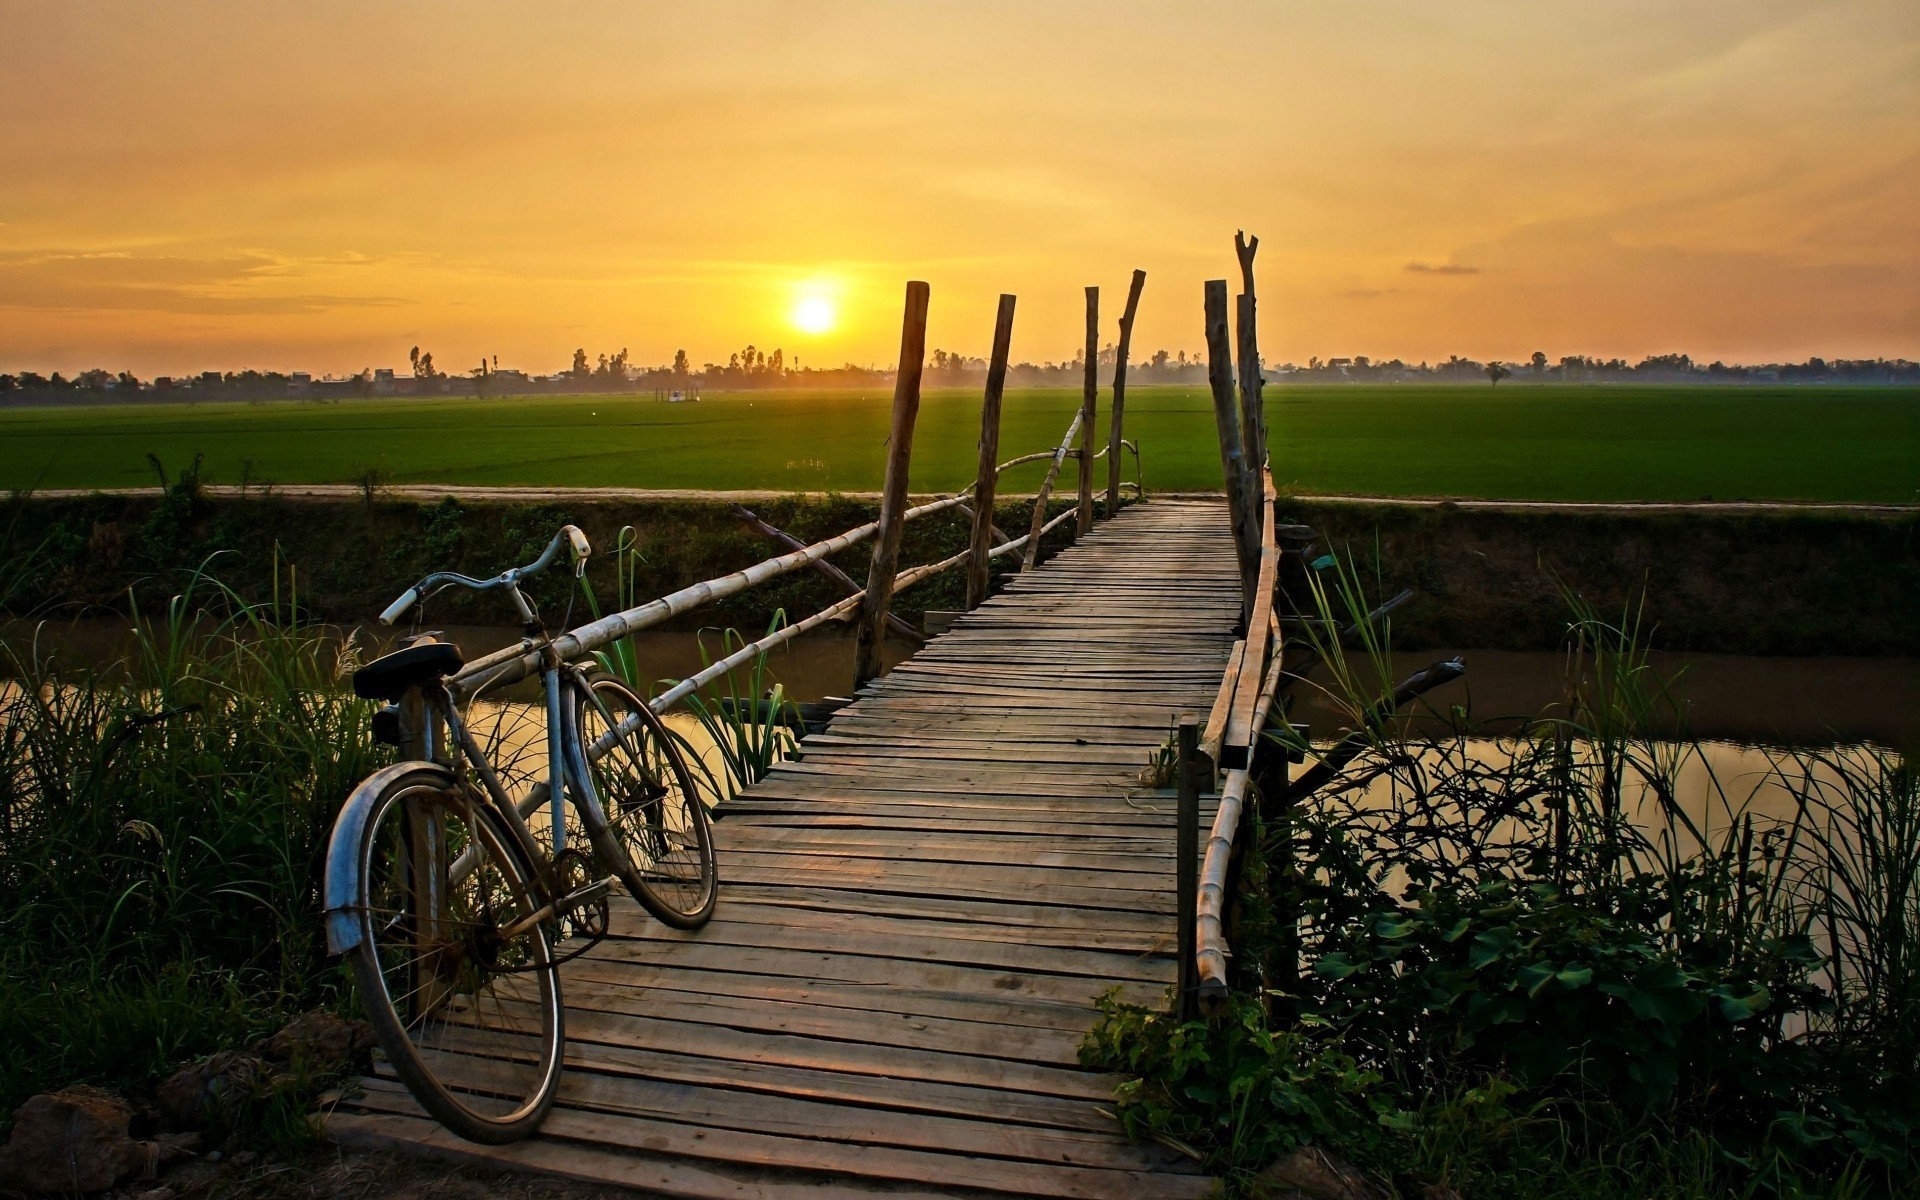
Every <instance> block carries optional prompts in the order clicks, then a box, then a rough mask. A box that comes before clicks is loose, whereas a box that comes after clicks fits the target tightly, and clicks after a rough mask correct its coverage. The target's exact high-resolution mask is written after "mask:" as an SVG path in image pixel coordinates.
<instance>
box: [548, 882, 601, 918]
mask: <svg viewBox="0 0 1920 1200" xmlns="http://www.w3.org/2000/svg"><path fill="white" fill-rule="evenodd" d="M615 882H616V881H615V880H614V877H613V876H611V875H609V876H607V877H606V878H605V879H596V880H594V881H593V882H592V883H589V884H587V885H586V886H585V887H579V888H575V889H574V890H573V891H571V892H568V893H567V894H566V895H564V896H562V897H560V899H559V900H558V901H556V902H555V903H554V906H553V907H554V909H555V910H556V911H558V912H563V913H566V912H572V911H573V910H574V909H576V908H583V907H585V906H586V905H589V904H598V903H600V902H601V901H602V900H605V899H606V898H607V896H608V895H610V894H611V893H612V892H613V885H614V883H615Z"/></svg>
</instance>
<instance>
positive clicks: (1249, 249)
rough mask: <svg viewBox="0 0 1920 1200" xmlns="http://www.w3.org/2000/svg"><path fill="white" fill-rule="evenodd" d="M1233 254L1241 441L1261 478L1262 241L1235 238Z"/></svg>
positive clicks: (1263, 427)
mask: <svg viewBox="0 0 1920 1200" xmlns="http://www.w3.org/2000/svg"><path fill="white" fill-rule="evenodd" d="M1233 249H1234V253H1235V254H1237V255H1238V256H1239V258H1240V286H1241V289H1242V290H1241V292H1240V296H1239V305H1238V313H1237V315H1238V317H1239V330H1238V333H1239V350H1240V441H1241V444H1242V446H1243V447H1244V448H1245V449H1246V453H1247V466H1248V467H1249V468H1250V469H1251V470H1252V471H1253V472H1254V473H1255V474H1258V473H1259V472H1260V471H1261V470H1262V469H1263V468H1264V467H1265V466H1266V465H1267V409H1266V404H1265V402H1264V400H1263V399H1262V398H1261V395H1260V393H1261V389H1262V388H1263V387H1265V385H1266V380H1265V379H1264V378H1263V377H1262V376H1261V374H1260V338H1259V335H1258V334H1257V333H1256V331H1255V326H1254V299H1253V255H1254V252H1255V251H1257V250H1259V249H1260V239H1259V238H1257V237H1256V238H1243V237H1242V236H1241V234H1240V233H1239V232H1238V231H1236V232H1235V233H1234V235H1233Z"/></svg>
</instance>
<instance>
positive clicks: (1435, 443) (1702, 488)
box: [0, 385, 1920, 503]
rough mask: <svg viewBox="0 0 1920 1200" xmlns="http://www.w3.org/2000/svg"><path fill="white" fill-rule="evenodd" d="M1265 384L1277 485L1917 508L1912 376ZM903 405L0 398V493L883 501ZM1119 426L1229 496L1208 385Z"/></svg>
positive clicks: (1918, 458) (775, 400)
mask: <svg viewBox="0 0 1920 1200" xmlns="http://www.w3.org/2000/svg"><path fill="white" fill-rule="evenodd" d="M1267 396H1268V408H1269V419H1270V424H1271V425H1272V427H1273V428H1274V430H1275V431H1276V436H1275V437H1274V449H1275V461H1276V464H1277V465H1276V470H1275V474H1276V478H1277V479H1278V481H1279V482H1280V483H1281V484H1282V485H1283V486H1292V487H1295V488H1297V489H1300V490H1304V491H1308V492H1325V493H1343V492H1353V493H1366V494H1379V495H1395V496H1460V497H1481V498H1496V499H1538V500H1697V499H1700V498H1703V497H1711V498H1714V499H1718V500H1732V499H1775V500H1827V501H1854V502H1877V503H1913V502H1915V501H1916V500H1920V394H1916V393H1915V392H1914V391H1913V390H1912V389H1886V388H1844V387H1743V388H1726V389H1721V388H1713V387H1703V386H1693V387H1686V386H1664V387H1663V386H1652V385H1650V386H1633V385H1621V386H1609V387H1580V386H1568V385H1534V386H1513V385H1508V386H1505V387H1501V388H1499V389H1494V388H1489V387H1464V386H1462V387H1454V386H1418V387H1386V386H1372V387H1365V386H1352V387H1320V386H1298V387H1274V388H1271V389H1269V391H1268V393H1267ZM1104 402H1105V401H1104V399H1103V404H1104ZM889 403H890V397H889V394H888V393H886V392H885V391H884V390H881V389H874V390H872V391H869V392H867V393H865V394H861V393H858V392H782V393H774V392H755V393H741V394H732V395H711V396H709V397H707V398H706V399H705V400H703V401H702V402H700V403H698V404H678V405H668V404H657V403H654V402H653V401H651V400H650V399H649V398H647V397H644V396H640V397H635V396H613V395H602V396H562V397H518V398H515V397H506V398H501V399H490V400H465V399H458V400H456V399H440V400H416V399H411V398H401V399H387V400H367V401H343V402H340V403H337V404H320V403H296V402H286V403H273V404H255V405H246V404H207V405H197V406H194V405H183V404H173V405H162V404H149V405H140V406H105V407H74V408H34V409H26V408H11V409H0V487H7V488H13V489H25V488H35V487H44V488H96V487H98V488H113V487H134V486H147V485H151V484H152V483H153V482H154V475H153V471H152V469H151V467H150V465H149V460H148V457H147V456H148V455H149V454H154V455H157V456H158V457H159V458H160V459H161V460H162V461H166V462H174V463H181V462H187V461H190V460H191V459H192V458H193V456H194V455H195V454H199V453H204V454H205V455H206V464H207V473H208V478H209V479H210V480H212V481H215V482H220V483H229V484H237V483H240V482H242V481H243V479H244V480H247V481H250V482H255V483H257V482H260V481H262V480H267V481H272V482H274V483H281V484H292V483H347V484H359V483H363V482H364V481H366V480H369V479H376V478H377V479H380V480H384V481H388V482H392V483H401V484H405V483H447V484H454V483H459V484H475V485H540V486H580V487H648V488H699V489H729V488H767V489H775V490H795V489H804V490H842V491H871V490H877V489H878V488H879V486H880V483H881V473H882V470H883V461H884V454H883V447H884V444H885V441H886V436H887V419H888V406H889ZM1077 404H1078V397H1077V396H1076V395H1075V394H1074V393H1073V392H1071V391H1069V390H1058V389H1056V390H1024V391H1017V392H1013V393H1010V394H1009V395H1008V397H1007V401H1006V409H1005V416H1004V420H1003V427H1002V433H1001V440H1000V445H1001V447H1002V449H1003V450H1004V451H1005V452H1006V454H1007V456H1008V457H1011V456H1012V455H1014V454H1016V453H1025V452H1028V451H1033V450H1039V449H1043V448H1045V447H1047V446H1051V445H1054V444H1056V443H1057V441H1058V439H1059V437H1060V435H1061V433H1062V432H1063V430H1064V429H1065V426H1066V424H1067V421H1068V420H1069V418H1070V416H1071V414H1072V412H1073V410H1074V408H1075V406H1076V405H1077ZM1101 428H1104V418H1103V419H1102V425H1101ZM1127 431H1128V436H1129V437H1131V438H1135V439H1137V440H1138V441H1139V442H1140V444H1141V454H1142V459H1143V467H1144V471H1145V475H1146V482H1147V484H1148V486H1149V487H1150V488H1154V489H1159V490H1190V489H1215V488H1217V487H1218V486H1219V478H1220V465H1219V455H1218V451H1217V448H1216V444H1215V434H1214V424H1213V417H1212V409H1211V402H1210V400H1209V398H1208V396H1207V394H1206V392H1205V390H1204V389H1201V388H1196V387H1145V388H1138V389H1134V390H1132V391H1130V392H1129V393H1128V398H1127ZM978 434H979V397H978V395H977V394H976V393H975V392H974V391H972V390H970V389H968V390H937V391H930V392H928V393H927V395H926V397H925V398H924V400H923V403H922V406H921V411H920V416H919V423H918V428H917V430H916V433H915V446H916V458H915V461H914V472H913V485H914V487H915V488H916V489H921V490H928V491H933V490H953V489H957V488H959V487H961V486H963V485H964V484H966V483H967V482H969V481H970V480H971V479H972V477H973V470H974V455H975V449H974V447H975V442H976V439H977V437H978ZM1044 469H1045V468H1044V466H1043V465H1035V466H1033V467H1029V468H1025V469H1024V471H1025V473H1023V474H1015V475H1010V476H1009V477H1008V480H1007V482H1006V483H1005V484H1004V485H1003V486H1005V487H1008V488H1012V489H1016V490H1017V489H1019V488H1021V487H1026V488H1032V487H1034V486H1037V483H1038V480H1039V477H1040V474H1041V472H1043V471H1044ZM1129 469H1130V466H1129ZM1102 470H1104V468H1103V469H1102ZM1101 478H1103V479H1104V474H1103V475H1102V476H1101Z"/></svg>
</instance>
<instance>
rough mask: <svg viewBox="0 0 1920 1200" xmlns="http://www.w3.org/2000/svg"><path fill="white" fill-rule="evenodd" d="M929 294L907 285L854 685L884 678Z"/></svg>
mask: <svg viewBox="0 0 1920 1200" xmlns="http://www.w3.org/2000/svg"><path fill="white" fill-rule="evenodd" d="M929 292H930V289H929V288H928V287H927V285H926V284H925V283H922V282H921V281H919V280H917V279H916V280H913V281H911V282H909V283H908V284H907V299H906V312H905V314H904V315H903V317H902V318H901V325H900V367H899V370H898V371H897V372H896V373H895V375H894V383H893V430H892V433H891V434H890V435H889V436H888V438H887V482H886V487H885V489H884V490H883V492H882V493H881V498H880V531H879V533H878V534H877V535H875V537H874V543H873V564H872V566H871V567H870V568H869V569H868V571H867V593H866V596H865V598H864V599H863V600H862V601H861V604H860V627H859V631H858V632H857V634H856V635H855V638H854V651H853V657H854V665H853V686H854V687H855V688H856V689H857V688H860V687H863V686H865V685H866V683H867V681H868V680H870V679H872V678H874V677H875V676H876V675H878V674H880V670H881V662H880V647H881V644H882V643H883V642H884V641H885V640H886V619H887V606H888V604H889V603H890V602H891V601H892V599H893V576H894V566H895V564H897V563H898V562H899V560H900V526H901V517H902V516H903V514H905V512H906V511H907V468H908V464H909V462H910V460H911V458H912V455H913V422H914V418H915V417H917V416H918V415H919V413H920V372H921V369H922V368H923V367H924V365H925V363H926V357H927V300H928V296H929Z"/></svg>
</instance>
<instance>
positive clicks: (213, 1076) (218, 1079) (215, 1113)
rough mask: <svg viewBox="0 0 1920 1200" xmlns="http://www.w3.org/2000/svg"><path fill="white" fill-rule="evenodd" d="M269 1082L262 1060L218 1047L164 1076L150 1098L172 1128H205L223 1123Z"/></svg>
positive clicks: (267, 1071)
mask: <svg viewBox="0 0 1920 1200" xmlns="http://www.w3.org/2000/svg"><path fill="white" fill-rule="evenodd" d="M272 1081H273V1071H272V1069H271V1068H269V1067H268V1066H267V1064H266V1063H265V1062H264V1061H263V1060H261V1059H259V1058H256V1057H254V1056H253V1055H251V1054H243V1053H241V1052H240V1051H237V1050H222V1051H221V1052H220V1053H218V1054H216V1055H214V1056H213V1057H212V1058H209V1059H206V1060H204V1061H202V1062H197V1063H192V1064H189V1065H187V1066H184V1067H181V1068H180V1069H179V1070H177V1071H175V1072H174V1073H173V1074H171V1075H169V1076H167V1078H166V1079H165V1081H163V1082H162V1083H161V1084H160V1089H159V1091H158V1092H157V1093H155V1096H154V1098H155V1100H156V1101H158V1103H159V1105H160V1114H161V1116H163V1117H164V1118H166V1121H167V1123H168V1124H169V1125H171V1126H173V1127H174V1128H175V1129H185V1130H193V1129H207V1128H210V1127H212V1126H215V1125H220V1124H224V1123H225V1122H226V1121H228V1120H229V1119H230V1118H231V1117H232V1116H233V1115H234V1113H236V1112H237V1111H238V1108H239V1106H240V1105H242V1104H245V1103H246V1102H247V1101H248V1100H250V1099H252V1098H253V1097H255V1096H258V1095H259V1094H260V1093H261V1092H263V1091H265V1090H266V1089H267V1087H268V1086H269V1085H270V1084H271V1083H272Z"/></svg>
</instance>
